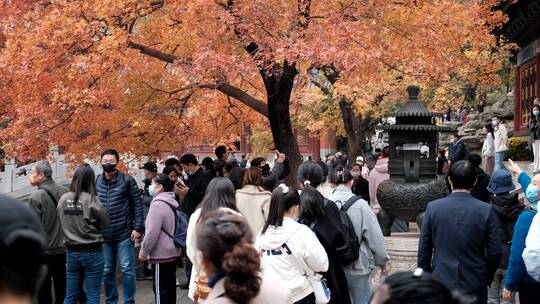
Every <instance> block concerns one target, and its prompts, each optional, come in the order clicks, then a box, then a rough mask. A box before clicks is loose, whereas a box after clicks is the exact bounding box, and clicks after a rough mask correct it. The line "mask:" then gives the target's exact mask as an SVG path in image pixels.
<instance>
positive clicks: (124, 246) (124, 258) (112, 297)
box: [103, 238, 136, 304]
mask: <svg viewBox="0 0 540 304" xmlns="http://www.w3.org/2000/svg"><path fill="white" fill-rule="evenodd" d="M103 255H104V257H105V267H104V269H103V283H104V285H105V303H107V304H116V303H118V289H116V273H115V272H116V259H117V258H118V260H119V261H120V271H121V272H122V287H123V289H124V303H126V304H134V303H135V288H136V287H135V284H136V281H135V246H134V244H133V241H131V239H129V238H128V239H125V240H122V241H114V242H105V244H104V245H103Z"/></svg>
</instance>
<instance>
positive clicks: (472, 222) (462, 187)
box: [418, 161, 501, 303]
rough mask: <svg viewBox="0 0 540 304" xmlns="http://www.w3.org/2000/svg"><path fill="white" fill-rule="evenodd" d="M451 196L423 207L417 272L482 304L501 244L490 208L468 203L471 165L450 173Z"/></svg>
mask: <svg viewBox="0 0 540 304" xmlns="http://www.w3.org/2000/svg"><path fill="white" fill-rule="evenodd" d="M449 181H450V184H451V186H452V189H453V191H452V193H451V194H450V195H448V196H447V197H445V198H442V199H439V200H436V201H433V202H430V203H429V204H428V206H427V209H426V213H425V217H424V221H423V224H422V230H421V235H420V241H419V245H418V267H421V268H423V269H424V270H426V271H429V272H433V274H435V276H437V277H438V278H439V279H440V281H441V282H442V283H443V284H444V285H445V286H446V287H447V288H449V289H450V290H456V289H459V290H461V291H463V292H465V293H467V294H469V295H471V296H473V297H475V298H476V302H475V303H486V301H487V287H488V286H489V285H490V284H491V281H492V280H493V275H494V274H495V271H496V270H497V268H498V267H499V263H500V260H501V240H500V235H499V228H498V224H497V219H496V215H495V212H494V211H493V208H492V207H491V205H489V204H486V203H484V202H482V201H479V200H477V199H475V198H474V197H472V195H471V193H470V192H471V189H472V188H473V186H474V183H475V181H476V170H475V168H474V165H473V164H471V163H470V162H469V161H458V162H456V163H453V164H452V166H451V167H450V170H449Z"/></svg>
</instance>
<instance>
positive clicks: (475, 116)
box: [467, 114, 480, 122]
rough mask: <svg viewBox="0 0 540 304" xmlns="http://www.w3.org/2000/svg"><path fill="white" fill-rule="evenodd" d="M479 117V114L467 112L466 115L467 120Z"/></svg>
mask: <svg viewBox="0 0 540 304" xmlns="http://www.w3.org/2000/svg"><path fill="white" fill-rule="evenodd" d="M479 117H480V114H469V116H467V122H469V121H473V120H478V119H479Z"/></svg>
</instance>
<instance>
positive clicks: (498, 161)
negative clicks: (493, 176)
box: [493, 151, 506, 171]
mask: <svg viewBox="0 0 540 304" xmlns="http://www.w3.org/2000/svg"><path fill="white" fill-rule="evenodd" d="M504 154H506V151H502V152H495V168H494V169H493V171H495V170H503V169H506V167H505V166H504V164H503V160H504Z"/></svg>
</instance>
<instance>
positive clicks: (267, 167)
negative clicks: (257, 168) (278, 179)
mask: <svg viewBox="0 0 540 304" xmlns="http://www.w3.org/2000/svg"><path fill="white" fill-rule="evenodd" d="M261 168H262V172H263V174H266V173H270V165H269V164H265V165H264V166H262V167H261Z"/></svg>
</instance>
